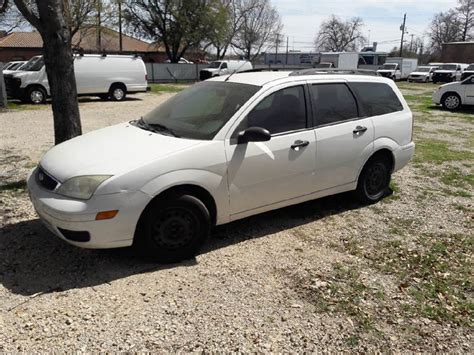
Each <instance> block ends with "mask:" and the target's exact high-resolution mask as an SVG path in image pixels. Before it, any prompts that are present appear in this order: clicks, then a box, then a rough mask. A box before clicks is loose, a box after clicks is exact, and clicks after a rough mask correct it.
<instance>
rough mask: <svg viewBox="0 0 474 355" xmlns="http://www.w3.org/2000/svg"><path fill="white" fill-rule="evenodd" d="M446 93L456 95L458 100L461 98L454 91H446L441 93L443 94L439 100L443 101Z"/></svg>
mask: <svg viewBox="0 0 474 355" xmlns="http://www.w3.org/2000/svg"><path fill="white" fill-rule="evenodd" d="M448 95H456V96H457V97H458V98H459V100H461V96H460V95H459V94H458V93H457V92H456V91H448V92H446V93H444V94H443V96H442V97H441V101H443V100H444V99H445V98H446V96H448Z"/></svg>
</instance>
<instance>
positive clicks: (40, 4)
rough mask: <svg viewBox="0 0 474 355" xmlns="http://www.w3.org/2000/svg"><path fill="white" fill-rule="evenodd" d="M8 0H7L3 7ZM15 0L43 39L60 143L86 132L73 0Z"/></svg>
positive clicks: (57, 138) (55, 134)
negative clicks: (74, 42) (75, 51)
mask: <svg viewBox="0 0 474 355" xmlns="http://www.w3.org/2000/svg"><path fill="white" fill-rule="evenodd" d="M0 1H2V0H0ZM7 1H8V0H3V2H2V4H1V5H2V7H3V6H5V3H6V2H7ZM13 1H14V4H15V5H16V7H17V9H18V10H19V11H20V12H21V14H22V15H23V16H24V17H25V19H26V20H27V21H28V22H29V23H30V24H31V25H32V26H33V27H35V28H36V29H37V30H38V32H39V33H40V35H41V38H42V39H43V56H44V62H45V66H46V73H47V76H48V82H49V86H50V90H51V97H52V109H53V118H54V137H55V143H56V144H58V143H61V142H63V141H66V140H68V139H70V138H73V137H75V136H78V135H80V134H81V133H82V129H81V120H80V115H79V105H78V102H77V89H76V78H75V76H74V64H73V55H72V49H71V31H72V27H71V16H70V8H69V2H68V1H66V0H13Z"/></svg>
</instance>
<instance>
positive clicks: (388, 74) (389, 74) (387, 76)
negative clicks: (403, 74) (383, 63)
mask: <svg viewBox="0 0 474 355" xmlns="http://www.w3.org/2000/svg"><path fill="white" fill-rule="evenodd" d="M380 75H382V76H383V77H384V78H389V77H391V76H392V74H391V73H380Z"/></svg>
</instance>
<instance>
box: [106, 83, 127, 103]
mask: <svg viewBox="0 0 474 355" xmlns="http://www.w3.org/2000/svg"><path fill="white" fill-rule="evenodd" d="M109 96H110V98H111V99H112V101H123V100H125V98H126V97H127V88H126V87H125V85H122V84H114V85H112V86H111V87H110V91H109Z"/></svg>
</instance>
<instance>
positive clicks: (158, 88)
mask: <svg viewBox="0 0 474 355" xmlns="http://www.w3.org/2000/svg"><path fill="white" fill-rule="evenodd" d="M188 86H189V85H181V84H150V87H151V92H152V93H155V94H164V93H176V92H180V91H182V90H184V89H186V88H187V87H188Z"/></svg>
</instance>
